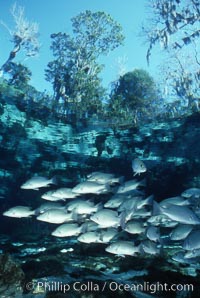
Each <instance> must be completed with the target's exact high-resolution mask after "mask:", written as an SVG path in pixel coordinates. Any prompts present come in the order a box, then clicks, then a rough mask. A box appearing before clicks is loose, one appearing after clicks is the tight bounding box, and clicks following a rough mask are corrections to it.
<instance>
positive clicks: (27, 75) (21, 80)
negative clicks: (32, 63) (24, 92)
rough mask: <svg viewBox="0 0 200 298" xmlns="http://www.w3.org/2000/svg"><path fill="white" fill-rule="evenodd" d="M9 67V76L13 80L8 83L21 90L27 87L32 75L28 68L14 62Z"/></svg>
mask: <svg viewBox="0 0 200 298" xmlns="http://www.w3.org/2000/svg"><path fill="white" fill-rule="evenodd" d="M8 67H9V74H10V76H11V78H10V79H9V80H8V83H9V84H11V85H13V86H15V87H17V88H19V89H23V88H24V87H26V86H27V85H28V82H29V81H30V79H31V75H32V73H31V71H30V70H29V69H28V67H26V66H24V65H22V64H21V63H14V62H10V63H9V65H8Z"/></svg>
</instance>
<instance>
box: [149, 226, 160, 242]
mask: <svg viewBox="0 0 200 298" xmlns="http://www.w3.org/2000/svg"><path fill="white" fill-rule="evenodd" d="M146 236H147V238H148V239H149V240H151V241H154V242H160V228H158V227H154V226H150V227H148V228H147V229H146Z"/></svg>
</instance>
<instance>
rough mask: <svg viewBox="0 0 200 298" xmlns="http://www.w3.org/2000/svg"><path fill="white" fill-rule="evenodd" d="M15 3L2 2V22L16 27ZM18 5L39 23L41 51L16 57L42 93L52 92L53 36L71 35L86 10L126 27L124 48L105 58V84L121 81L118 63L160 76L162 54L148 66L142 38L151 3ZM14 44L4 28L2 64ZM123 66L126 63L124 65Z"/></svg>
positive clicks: (36, 1) (48, 0) (94, 0)
mask: <svg viewBox="0 0 200 298" xmlns="http://www.w3.org/2000/svg"><path fill="white" fill-rule="evenodd" d="M13 3H14V1H11V0H0V7H1V9H0V20H3V21H4V23H6V24H7V25H8V26H9V27H11V28H13V20H12V17H11V14H10V8H11V6H12V5H13ZM16 3H17V4H18V5H20V6H23V7H24V8H25V16H26V17H27V19H28V20H29V21H34V22H37V23H38V24H39V31H40V37H39V38H40V43H41V49H40V53H39V56H38V57H36V58H30V59H28V60H25V61H23V59H22V56H20V57H16V58H17V59H16V60H15V61H16V62H22V63H24V64H25V65H27V66H28V67H29V68H30V69H31V71H32V74H33V76H32V80H31V83H32V85H34V86H35V87H36V88H37V89H38V90H40V91H44V89H46V90H48V91H51V84H50V83H49V82H47V81H45V76H44V69H45V68H46V66H47V64H48V62H49V61H51V60H53V56H52V54H51V51H50V49H49V47H50V43H51V39H50V34H52V33H57V32H67V33H70V32H71V18H72V17H74V16H76V15H77V14H79V13H80V12H83V11H85V10H91V11H104V12H105V13H108V14H110V15H111V16H112V18H113V19H114V20H116V21H117V22H119V23H120V24H121V25H122V27H123V32H124V35H125V37H126V39H125V43H124V46H121V47H120V48H118V49H116V50H114V51H113V52H112V53H110V54H109V55H108V56H103V57H102V58H101V63H103V64H105V68H104V71H103V72H102V79H103V85H104V86H105V87H109V84H110V83H111V82H112V81H114V80H116V79H117V75H118V71H119V66H118V63H117V61H118V60H119V58H120V59H122V61H126V64H125V69H126V71H131V70H133V69H134V68H143V69H146V70H147V71H148V72H149V73H150V74H151V75H152V76H154V77H156V75H157V66H158V64H159V61H160V54H158V53H157V55H155V54H154V55H152V60H151V65H150V67H148V66H147V63H146V51H147V45H145V44H144V40H143V39H142V38H139V37H138V34H139V31H140V27H141V24H142V22H143V21H144V20H145V19H146V18H147V17H148V10H147V7H146V5H147V3H148V0H73V1H72V0H18V1H17V2H16ZM11 49H12V43H11V42H10V35H9V34H8V32H7V30H6V29H5V28H4V27H3V26H0V64H3V63H4V62H5V60H6V59H7V57H8V55H9V52H10V50H11ZM122 63H123V62H122Z"/></svg>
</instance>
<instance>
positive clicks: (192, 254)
mask: <svg viewBox="0 0 200 298" xmlns="http://www.w3.org/2000/svg"><path fill="white" fill-rule="evenodd" d="M196 257H200V248H197V249H193V250H188V251H187V252H186V253H185V255H184V258H186V259H190V258H196Z"/></svg>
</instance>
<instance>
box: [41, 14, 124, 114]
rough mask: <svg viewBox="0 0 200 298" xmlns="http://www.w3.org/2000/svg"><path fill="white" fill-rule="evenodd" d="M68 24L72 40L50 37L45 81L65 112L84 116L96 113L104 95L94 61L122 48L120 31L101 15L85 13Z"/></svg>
mask: <svg viewBox="0 0 200 298" xmlns="http://www.w3.org/2000/svg"><path fill="white" fill-rule="evenodd" d="M71 21H72V32H73V35H72V36H71V35H69V34H67V33H62V32H59V33H56V34H52V35H51V38H52V44H51V50H52V51H53V55H54V57H55V60H53V61H51V62H50V63H49V64H48V67H47V69H46V78H47V80H48V81H50V82H51V83H52V84H53V89H54V97H55V99H56V101H57V102H58V101H59V100H61V101H62V103H63V105H64V110H65V112H66V111H67V113H74V112H76V113H79V114H84V113H88V112H90V110H91V109H90V108H91V107H92V112H95V110H96V112H97V110H98V106H100V105H101V99H102V97H103V94H104V90H103V88H102V86H101V80H100V78H99V74H100V72H101V70H102V67H103V66H102V65H100V64H99V63H98V62H97V59H98V58H99V56H100V55H105V54H108V53H109V51H112V50H114V49H115V48H116V47H118V46H119V45H121V44H122V42H123V40H124V36H123V34H122V28H121V26H120V25H119V24H118V23H117V22H115V21H114V20H113V19H112V18H111V16H110V15H107V14H106V13H104V12H91V11H88V10H87V11H86V12H83V13H80V14H79V15H77V16H76V17H74V18H72V20H71ZM95 107H96V108H95Z"/></svg>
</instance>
